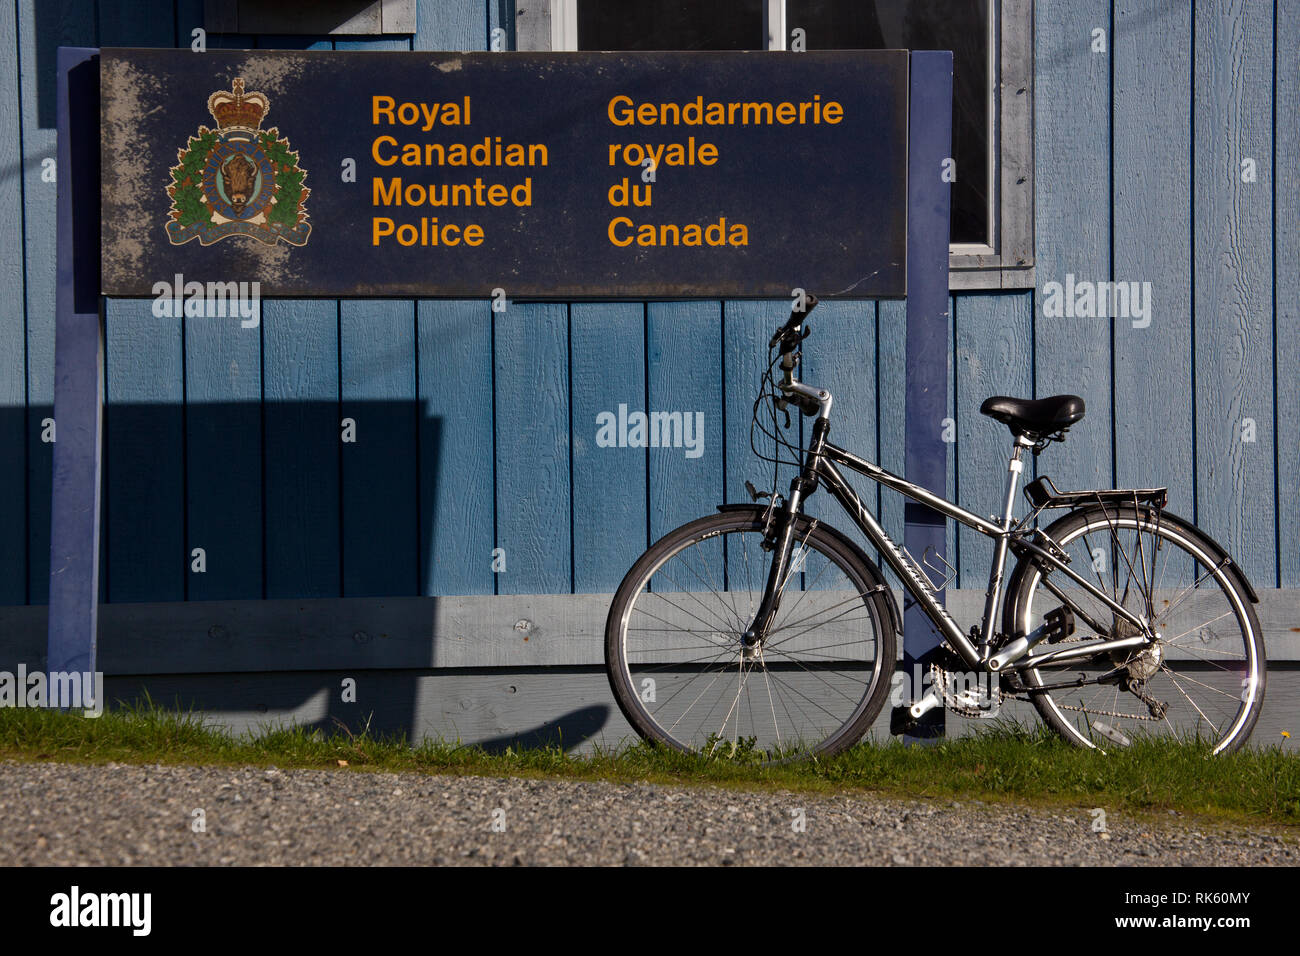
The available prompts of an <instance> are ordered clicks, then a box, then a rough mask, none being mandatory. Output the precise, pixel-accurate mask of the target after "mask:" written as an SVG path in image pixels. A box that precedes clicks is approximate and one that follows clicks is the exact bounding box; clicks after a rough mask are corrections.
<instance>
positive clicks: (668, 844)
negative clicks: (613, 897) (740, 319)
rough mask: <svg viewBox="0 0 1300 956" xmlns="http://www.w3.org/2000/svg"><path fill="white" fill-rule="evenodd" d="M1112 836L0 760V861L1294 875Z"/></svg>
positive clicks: (1164, 838) (1284, 846) (1196, 829)
mask: <svg viewBox="0 0 1300 956" xmlns="http://www.w3.org/2000/svg"><path fill="white" fill-rule="evenodd" d="M196 811H201V814H200V813H197V812H196ZM200 818H201V819H202V823H203V832H195V827H196V824H197V822H198V821H199V820H200ZM801 822H802V824H803V828H802V830H800V829H799V828H798V824H799V823H801ZM1104 822H1105V831H1104V832H1097V831H1095V830H1094V813H1093V811H1091V810H1090V809H1089V808H1080V809H1077V810H1073V809H1071V810H1062V809H1024V808H1009V807H1004V806H1003V807H999V806H995V805H992V804H983V803H980V802H978V801H964V802H960V803H958V802H953V801H948V800H942V801H933V802H924V801H914V800H888V799H879V798H876V797H872V796H858V795H855V796H814V795H810V794H794V793H788V792H784V791H765V792H742V791H736V790H720V789H695V788H685V787H675V786H661V785H649V784H638V785H624V784H611V783H577V782H571V781H560V780H520V779H498V778H488V777H436V776H426V775H421V774H388V773H382V774H381V773H365V772H355V771H341V772H335V771H319V770H285V771H281V770H265V769H260V768H244V769H232V768H228V767H227V768H221V767H164V766H146V767H140V766H124V765H120V764H108V765H106V766H85V765H80V764H54V763H14V762H3V763H0V864H4V865H14V864H45V865H48V864H92V865H144V864H150V865H173V864H183V865H192V864H200V865H218V864H236V865H250V864H251V865H258V864H289V865H298V864H318V865H338V864H381V865H410V864H452V865H463V864H484V865H518V864H525V865H532V864H537V865H553V864H579V865H591V864H597V865H608V864H613V865H620V864H632V865H637V864H651V865H654V864H670V865H683V864H685V865H692V864H705V865H728V864H742V865H751V866H764V865H773V864H795V865H798V864H850V865H854V864H866V865H871V866H891V865H910V864H945V865H946V864H962V865H971V864H997V865H1006V864H1067V865H1076V864H1083V865H1116V864H1118V865H1133V864H1137V865H1150V866H1170V865H1180V866H1182V865H1222V866H1242V865H1258V864H1278V865H1296V864H1300V843H1298V842H1297V839H1296V837H1295V836H1294V835H1292V834H1283V833H1281V832H1280V831H1279V832H1261V831H1258V830H1251V829H1245V828H1242V827H1223V828H1220V827H1206V826H1204V825H1193V824H1188V823H1187V822H1185V821H1182V820H1179V819H1178V818H1177V817H1174V816H1171V817H1170V818H1169V820H1168V821H1165V820H1163V819H1161V820H1156V821H1153V820H1151V819H1150V818H1146V819H1137V818H1126V816H1125V814H1123V813H1122V812H1119V811H1115V812H1107V813H1106V815H1105V821H1104Z"/></svg>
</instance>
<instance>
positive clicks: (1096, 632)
mask: <svg viewBox="0 0 1300 956" xmlns="http://www.w3.org/2000/svg"><path fill="white" fill-rule="evenodd" d="M1047 535H1048V536H1049V537H1050V538H1051V539H1052V540H1053V541H1055V542H1056V543H1057V544H1058V545H1059V546H1060V547H1061V550H1062V551H1064V552H1065V554H1066V555H1067V556H1068V558H1069V559H1070V561H1069V563H1070V567H1071V568H1073V569H1074V570H1075V571H1077V572H1078V573H1079V574H1080V575H1082V576H1083V577H1084V578H1085V579H1087V581H1088V583H1089V584H1091V585H1092V586H1094V587H1096V588H1097V589H1098V590H1099V591H1101V592H1102V593H1104V594H1105V595H1107V596H1108V597H1109V598H1110V599H1111V600H1113V601H1114V602H1115V603H1116V604H1118V605H1120V606H1121V607H1123V608H1125V609H1126V610H1129V611H1132V612H1133V613H1134V614H1135V615H1137V616H1138V617H1141V618H1144V619H1145V620H1146V621H1148V622H1149V626H1150V631H1151V633H1152V634H1153V636H1154V640H1153V641H1152V643H1151V644H1149V645H1148V646H1146V647H1143V648H1138V649H1129V650H1123V651H1117V652H1114V653H1111V654H1107V655H1105V656H1104V657H1103V659H1101V660H1095V659H1094V660H1093V661H1091V662H1088V663H1085V662H1082V661H1079V660H1075V661H1070V662H1060V663H1055V664H1054V663H1050V662H1048V663H1044V664H1043V665H1042V666H1039V667H1028V668H1026V669H1025V670H1023V671H1021V675H1022V678H1023V679H1024V682H1025V684H1026V685H1027V686H1028V688H1029V690H1030V697H1031V699H1032V700H1033V702H1034V705H1035V706H1036V707H1037V709H1038V712H1039V713H1040V714H1041V715H1042V717H1043V719H1044V721H1045V722H1046V723H1047V724H1048V725H1049V726H1051V727H1052V728H1053V729H1054V730H1055V731H1056V732H1057V733H1059V734H1060V735H1061V736H1062V737H1064V738H1065V739H1066V740H1068V741H1070V742H1071V743H1074V744H1077V745H1079V746H1083V747H1099V748H1106V747H1110V746H1118V747H1126V746H1129V745H1130V744H1132V743H1133V742H1134V741H1135V740H1139V739H1144V738H1146V739H1149V738H1153V737H1163V738H1169V739H1175V740H1182V741H1187V742H1201V743H1208V744H1209V745H1210V746H1211V747H1212V748H1213V752H1214V753H1223V752H1228V751H1232V750H1236V749H1237V748H1238V747H1240V746H1241V745H1242V744H1243V743H1244V742H1245V740H1246V738H1247V737H1249V736H1250V731H1251V729H1252V728H1253V727H1254V726H1255V721H1256V719H1257V718H1258V717H1259V711H1260V708H1261V707H1262V705H1263V701H1264V681H1265V666H1266V662H1265V655H1264V642H1263V637H1262V635H1261V631H1260V626H1259V618H1258V617H1257V616H1256V614H1255V609H1254V607H1253V606H1252V603H1251V600H1250V591H1249V587H1248V586H1247V584H1246V582H1245V578H1244V577H1243V576H1242V574H1241V572H1240V571H1239V569H1238V568H1237V566H1236V565H1235V564H1233V563H1232V561H1231V560H1230V559H1229V558H1228V556H1227V555H1226V554H1225V553H1224V551H1223V549H1222V548H1220V547H1219V546H1218V545H1217V544H1216V543H1215V542H1214V541H1213V540H1211V539H1210V538H1209V537H1207V536H1206V535H1205V534H1203V533H1202V532H1200V531H1198V530H1197V529H1196V528H1195V527H1193V526H1192V525H1191V524H1190V523H1189V522H1187V521H1185V520H1183V519H1181V518H1178V517H1177V516H1175V515H1171V514H1169V513H1168V512H1162V511H1158V510H1156V509H1153V508H1148V507H1142V508H1137V507H1134V506H1133V505H1132V504H1129V505H1121V504H1105V505H1094V506H1091V507H1088V508H1084V509H1081V510H1079V511H1075V512H1072V513H1070V514H1068V515H1066V516H1065V517H1063V518H1061V519H1060V520H1058V521H1056V522H1055V523H1053V524H1052V525H1051V526H1050V527H1049V528H1047ZM1063 606H1064V607H1068V608H1070V609H1071V610H1072V612H1073V613H1074V615H1075V618H1074V619H1075V631H1074V634H1073V635H1072V636H1071V637H1069V638H1066V640H1068V641H1077V640H1090V641H1091V640H1098V639H1102V638H1104V639H1120V638H1125V637H1133V636H1136V635H1137V634H1138V631H1137V629H1136V627H1135V626H1134V625H1132V624H1131V623H1130V622H1128V621H1127V620H1125V619H1124V618H1122V617H1120V616H1119V615H1118V614H1116V613H1114V611H1113V610H1112V609H1110V608H1108V607H1107V606H1106V605H1105V604H1104V603H1103V602H1101V601H1100V600H1098V599H1097V598H1096V596H1094V595H1092V594H1090V593H1089V592H1087V591H1085V590H1084V589H1083V588H1081V587H1079V585H1078V584H1077V583H1075V582H1073V581H1071V580H1069V579H1068V578H1066V577H1065V576H1064V575H1063V574H1060V573H1059V572H1055V573H1053V572H1052V570H1051V568H1050V566H1048V565H1046V564H1045V563H1043V562H1042V561H1041V560H1040V559H1037V558H1034V557H1028V558H1025V559H1022V561H1021V563H1020V564H1019V565H1018V566H1017V568H1016V571H1015V573H1014V574H1013V576H1012V578H1011V581H1010V584H1009V586H1008V597H1007V603H1006V607H1005V612H1004V613H1005V617H1004V621H1003V629H1004V631H1005V632H1006V633H1007V634H1008V635H1017V634H1029V633H1032V632H1033V631H1034V629H1035V628H1038V627H1040V626H1042V624H1043V620H1044V618H1045V616H1046V615H1048V614H1049V613H1051V612H1053V611H1055V610H1057V609H1059V608H1061V607H1063ZM1060 646H1061V645H1060V644H1056V645H1052V644H1039V645H1038V646H1037V647H1035V648H1034V651H1033V652H1032V653H1033V654H1034V655H1037V656H1041V655H1043V654H1045V653H1050V652H1051V651H1053V650H1056V649H1058V648H1059V647H1060ZM1080 671H1084V676H1085V677H1090V678H1102V682H1101V683H1093V684H1087V685H1084V686H1080V687H1073V688H1059V686H1058V689H1054V690H1036V689H1035V688H1042V687H1044V686H1045V685H1052V684H1056V685H1060V684H1062V683H1069V682H1070V681H1071V680H1072V679H1076V678H1078V676H1079V674H1080Z"/></svg>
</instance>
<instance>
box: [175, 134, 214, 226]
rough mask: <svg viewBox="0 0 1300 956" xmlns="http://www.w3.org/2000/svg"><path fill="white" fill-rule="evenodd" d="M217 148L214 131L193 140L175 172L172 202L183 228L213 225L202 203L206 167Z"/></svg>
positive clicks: (209, 214)
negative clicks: (213, 149)
mask: <svg viewBox="0 0 1300 956" xmlns="http://www.w3.org/2000/svg"><path fill="white" fill-rule="evenodd" d="M216 145H217V134H216V133H215V132H214V131H213V130H208V131H206V132H204V133H200V134H199V135H198V136H193V137H191V138H190V142H189V146H188V148H187V149H186V150H185V153H184V154H183V155H182V156H181V161H180V164H179V165H178V166H176V168H175V169H173V170H172V183H173V184H174V185H175V187H176V191H175V193H173V195H172V202H173V204H174V205H175V206H176V211H177V212H178V213H180V220H179V221H180V224H181V225H182V226H192V225H196V224H200V223H201V224H205V225H210V224H211V223H212V214H211V213H210V212H209V211H208V207H207V206H206V205H205V204H204V202H203V167H204V165H206V163H207V161H208V154H209V153H210V152H212V148H213V147H214V146H216Z"/></svg>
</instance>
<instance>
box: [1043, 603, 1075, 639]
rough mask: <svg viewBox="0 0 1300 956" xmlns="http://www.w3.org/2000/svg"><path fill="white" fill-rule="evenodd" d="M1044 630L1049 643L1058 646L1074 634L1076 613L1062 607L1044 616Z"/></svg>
mask: <svg viewBox="0 0 1300 956" xmlns="http://www.w3.org/2000/svg"><path fill="white" fill-rule="evenodd" d="M1043 630H1044V631H1045V632H1046V634H1047V637H1046V640H1047V643H1048V644H1056V643H1059V642H1060V641H1063V640H1065V639H1066V638H1067V637H1069V636H1070V635H1071V634H1073V633H1074V612H1073V611H1071V610H1070V609H1069V608H1068V607H1065V606H1064V605H1062V606H1061V607H1058V608H1057V609H1056V610H1054V611H1048V612H1047V613H1046V614H1044V615H1043Z"/></svg>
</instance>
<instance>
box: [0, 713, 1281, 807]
mask: <svg viewBox="0 0 1300 956" xmlns="http://www.w3.org/2000/svg"><path fill="white" fill-rule="evenodd" d="M718 744H719V746H717V747H716V748H715V749H714V751H713V753H712V754H708V755H703V754H698V753H694V754H692V753H681V752H680V751H677V750H671V749H668V748H665V747H660V746H656V745H653V744H650V743H646V742H644V741H637V742H635V743H632V744H629V745H627V746H622V747H618V748H615V749H601V748H597V749H596V750H595V751H594V752H593V753H590V754H574V753H572V752H570V751H568V750H565V749H564V747H563V746H562V742H560V741H556V742H555V743H553V744H552V745H550V746H541V747H526V748H514V747H511V748H507V749H506V750H505V751H504V752H500V751H498V752H488V751H486V750H484V749H482V748H480V747H471V746H463V745H461V744H460V743H459V742H457V741H445V740H426V741H424V742H422V743H420V744H419V745H418V746H414V747H413V746H411V744H410V742H409V741H407V740H406V739H405V738H404V737H402V736H400V735H390V736H383V735H375V734H372V733H371V732H370V730H369V728H368V726H365V727H361V728H348V727H346V726H344V725H343V724H339V725H338V726H337V727H335V728H333V729H329V730H326V729H321V728H313V727H301V726H288V727H285V726H275V727H271V726H268V727H265V728H263V729H262V730H261V731H260V733H257V734H252V733H250V734H241V735H235V734H231V733H229V732H228V731H226V730H223V729H221V728H220V727H216V726H213V725H211V724H210V723H208V722H207V721H205V720H204V718H203V717H202V715H199V714H195V713H193V712H187V711H185V710H184V709H183V708H181V706H180V704H179V702H177V704H176V706H175V707H173V708H171V709H168V708H164V707H160V706H158V705H157V704H155V703H154V702H153V701H152V700H149V699H148V698H147V697H146V698H145V699H144V700H143V701H140V702H138V703H134V704H129V705H124V706H123V705H119V706H118V707H116V708H110V709H108V710H107V711H106V712H105V713H104V715H103V716H102V717H100V718H98V719H87V718H84V717H82V716H80V714H78V713H60V712H58V711H52V710H41V709H34V708H12V707H11V708H0V759H17V760H50V759H53V760H66V761H78V762H103V761H110V760H112V761H119V762H140V763H154V762H162V763H171V764H217V765H236V766H246V765H254V766H256V765H262V766H269V765H272V764H274V765H275V766H277V767H284V768H289V767H317V768H319V767H331V768H339V767H340V766H341V762H342V764H346V767H347V768H348V769H349V770H358V769H360V770H386V771H406V772H423V773H444V774H446V773H450V774H476V775H483V776H505V775H511V776H525V777H560V778H565V779H580V780H611V781H617V782H637V783H639V782H646V781H650V782H657V783H672V784H678V785H711V786H724V787H738V788H745V789H768V788H770V789H783V790H793V791H802V792H813V793H836V794H845V793H849V794H852V793H878V794H882V795H887V796H893V797H906V798H912V799H979V800H986V801H1015V802H1017V803H1031V804H1048V805H1065V806H1075V807H1078V806H1084V807H1093V806H1102V807H1106V808H1108V809H1123V810H1126V811H1130V812H1135V813H1161V814H1168V813H1169V812H1171V811H1172V812H1175V813H1180V814H1193V815H1196V816H1200V817H1211V818H1219V819H1223V820H1227V821H1238V822H1246V823H1248V824H1259V823H1271V824H1276V825H1283V826H1291V827H1300V756H1297V754H1296V753H1295V751H1294V748H1291V747H1290V746H1289V744H1290V741H1288V746H1287V749H1283V747H1281V746H1273V747H1270V748H1262V747H1260V748H1253V749H1248V750H1245V751H1243V752H1241V753H1237V754H1229V755H1222V756H1217V757H1215V756H1211V755H1210V754H1209V749H1208V748H1207V747H1206V746H1205V745H1204V744H1199V743H1196V742H1193V741H1183V742H1180V741H1174V740H1161V739H1149V740H1148V739H1141V738H1138V739H1134V741H1133V745H1132V746H1131V747H1126V748H1117V749H1115V750H1113V751H1111V752H1110V753H1108V754H1101V753H1098V752H1096V751H1091V750H1080V749H1077V748H1074V747H1070V746H1069V745H1067V744H1065V743H1064V742H1062V741H1061V740H1059V739H1057V738H1056V737H1054V736H1053V735H1051V733H1050V732H1048V731H1046V730H1044V729H1041V728H1038V729H1035V730H1032V731H1030V730H1025V729H1023V728H1019V727H1016V726H1012V725H1007V726H995V727H994V728H992V729H985V730H983V731H982V732H979V733H976V734H973V735H971V736H968V737H961V738H957V739H951V740H946V741H944V742H943V743H941V744H939V745H937V746H933V747H912V748H908V747H904V746H902V745H901V744H900V743H898V742H896V741H888V742H879V741H867V742H864V743H861V744H858V745H857V746H855V747H852V748H850V749H849V750H847V751H845V752H844V753H842V754H839V755H838V756H835V757H831V758H829V759H820V760H815V761H805V762H798V763H794V762H792V763H783V764H773V763H766V764H765V763H762V762H761V761H762V758H763V756H764V755H763V754H762V753H761V752H758V751H755V750H754V747H753V742H752V741H748V740H742V741H738V742H737V744H736V745H735V746H734V748H733V745H732V742H731V741H730V740H729V739H727V740H723V741H718Z"/></svg>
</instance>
